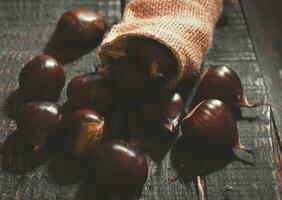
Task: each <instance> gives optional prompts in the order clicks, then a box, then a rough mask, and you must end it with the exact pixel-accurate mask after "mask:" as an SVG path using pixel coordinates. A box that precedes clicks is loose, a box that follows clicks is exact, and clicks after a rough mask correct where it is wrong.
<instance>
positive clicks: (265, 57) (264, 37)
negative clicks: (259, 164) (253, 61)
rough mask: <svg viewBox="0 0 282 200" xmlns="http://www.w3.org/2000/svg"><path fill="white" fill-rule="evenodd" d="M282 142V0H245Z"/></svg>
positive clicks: (249, 23)
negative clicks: (281, 0)
mask: <svg viewBox="0 0 282 200" xmlns="http://www.w3.org/2000/svg"><path fill="white" fill-rule="evenodd" d="M241 4H242V7H243V9H244V11H245V12H244V13H245V16H246V21H247V23H248V28H249V31H250V35H251V36H252V40H253V43H254V49H255V52H256V54H257V59H258V62H259V64H260V66H261V70H262V72H263V75H264V78H265V84H266V88H267V93H268V95H269V100H270V102H271V108H272V111H273V115H274V118H275V123H276V126H277V130H278V135H279V137H280V148H281V145H282V123H281V120H282V107H281V98H282V94H281V92H280V91H281V89H282V84H281V83H282V80H281V66H282V56H281V51H282V39H281V31H282V28H281V27H282V17H281V16H282V15H281V9H282V3H281V2H280V1H276V0H270V1H267V2H266V1H262V0H258V1H256V2H253V1H241Z"/></svg>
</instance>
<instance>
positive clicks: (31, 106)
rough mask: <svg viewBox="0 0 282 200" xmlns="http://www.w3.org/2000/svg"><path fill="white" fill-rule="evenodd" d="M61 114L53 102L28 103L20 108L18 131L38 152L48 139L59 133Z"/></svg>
mask: <svg viewBox="0 0 282 200" xmlns="http://www.w3.org/2000/svg"><path fill="white" fill-rule="evenodd" d="M61 120H62V113H61V109H60V107H59V106H58V105H57V104H55V103H53V102H28V103H25V104H23V105H22V106H21V107H20V111H19V114H18V116H17V126H18V130H19V131H20V132H21V133H23V134H25V135H26V137H27V139H28V141H29V143H31V144H32V145H33V146H34V150H35V151H38V150H40V149H42V148H44V147H45V146H46V144H47V142H48V139H49V138H50V137H51V136H54V135H55V134H58V133H59V131H60V124H61Z"/></svg>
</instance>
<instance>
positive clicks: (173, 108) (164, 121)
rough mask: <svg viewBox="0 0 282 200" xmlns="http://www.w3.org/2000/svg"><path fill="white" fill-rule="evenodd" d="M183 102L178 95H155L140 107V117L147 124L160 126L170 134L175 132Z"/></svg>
mask: <svg viewBox="0 0 282 200" xmlns="http://www.w3.org/2000/svg"><path fill="white" fill-rule="evenodd" d="M183 109H184V100H183V98H182V96H181V95H180V94H179V93H177V92H176V93H174V94H164V95H159V94H158V95H156V96H154V97H151V98H148V99H147V100H146V101H145V103H144V105H143V106H142V107H141V110H142V111H141V117H142V118H143V120H145V121H146V122H147V123H150V124H154V125H155V126H156V125H157V126H160V127H161V128H162V129H165V130H168V131H169V132H171V133H175V132H176V131H177V127H178V125H179V119H180V115H181V114H182V112H183Z"/></svg>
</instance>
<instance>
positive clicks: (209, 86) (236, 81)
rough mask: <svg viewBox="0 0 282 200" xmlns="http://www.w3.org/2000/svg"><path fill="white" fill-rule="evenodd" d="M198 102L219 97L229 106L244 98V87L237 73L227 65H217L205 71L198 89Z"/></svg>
mask: <svg viewBox="0 0 282 200" xmlns="http://www.w3.org/2000/svg"><path fill="white" fill-rule="evenodd" d="M196 98H197V102H200V101H202V100H205V99H219V100H221V101H223V102H224V103H225V104H227V105H229V106H233V105H235V104H238V103H239V102H241V101H242V100H243V99H242V98H243V88H242V84H241V80H240V78H239V76H238V75H237V73H236V72H235V71H234V70H232V69H231V68H229V67H227V66H224V65H223V66H221V65H216V66H213V67H211V68H209V69H208V70H207V71H205V72H204V73H203V75H202V76H201V79H200V83H199V86H198V89H197V96H196Z"/></svg>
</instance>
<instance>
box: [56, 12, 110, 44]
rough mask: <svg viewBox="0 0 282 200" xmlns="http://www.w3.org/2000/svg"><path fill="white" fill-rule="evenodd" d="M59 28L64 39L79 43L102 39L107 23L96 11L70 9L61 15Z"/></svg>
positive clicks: (71, 42)
mask: <svg viewBox="0 0 282 200" xmlns="http://www.w3.org/2000/svg"><path fill="white" fill-rule="evenodd" d="M57 28H58V31H59V34H60V36H61V38H62V39H63V40H65V41H67V42H68V43H69V44H78V45H79V44H85V43H88V42H92V41H96V40H97V39H102V37H103V35H104V33H105V32H106V30H107V25H106V22H105V20H104V18H103V17H102V16H101V15H98V14H97V13H96V12H94V11H91V10H86V9H70V10H68V11H66V12H65V13H64V14H63V15H62V16H61V18H60V20H59V22H58V26H57Z"/></svg>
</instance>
